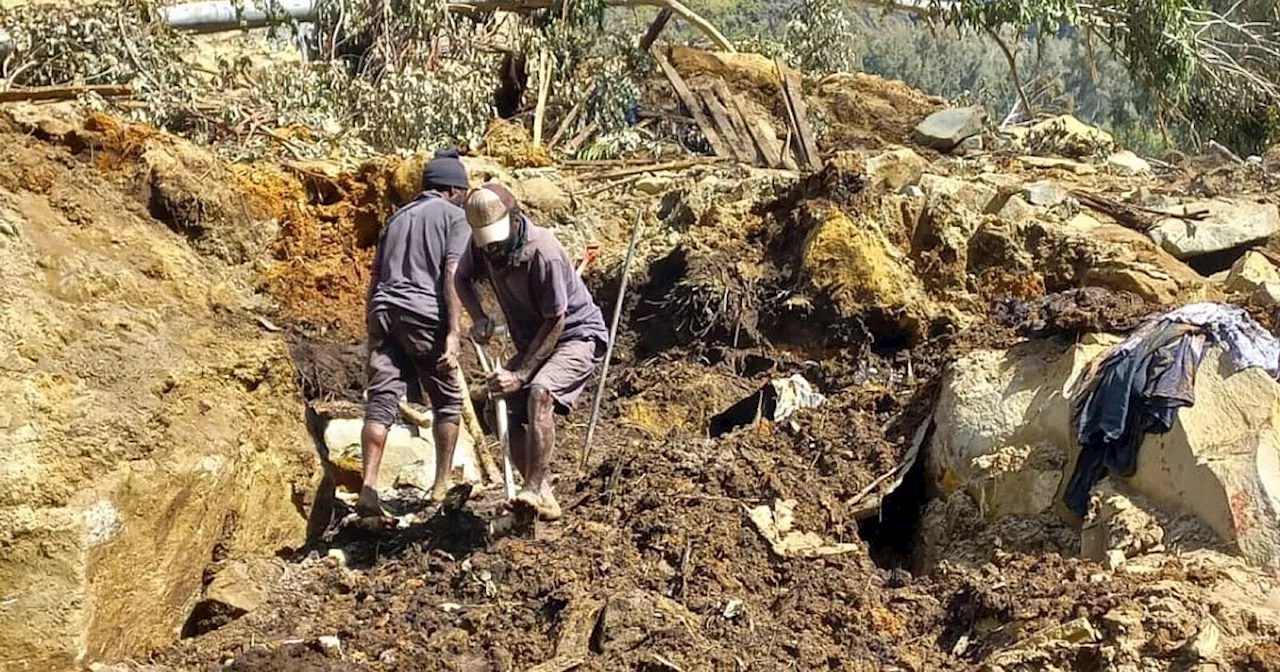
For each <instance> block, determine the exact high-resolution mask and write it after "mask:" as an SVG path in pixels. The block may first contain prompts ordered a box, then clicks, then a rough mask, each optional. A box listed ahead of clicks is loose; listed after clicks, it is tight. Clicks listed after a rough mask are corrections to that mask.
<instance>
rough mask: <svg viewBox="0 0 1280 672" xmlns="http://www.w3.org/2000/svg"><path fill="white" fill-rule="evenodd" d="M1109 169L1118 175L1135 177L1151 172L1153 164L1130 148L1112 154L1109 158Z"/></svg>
mask: <svg viewBox="0 0 1280 672" xmlns="http://www.w3.org/2000/svg"><path fill="white" fill-rule="evenodd" d="M1107 169H1108V170H1110V171H1111V172H1112V173H1115V174H1116V175H1125V176H1129V177H1133V176H1136V175H1148V174H1150V173H1151V164H1149V163H1147V162H1146V161H1145V160H1144V159H1143V158H1142V157H1140V156H1138V155H1137V154H1134V153H1133V152H1131V151H1129V150H1127V149H1126V150H1123V151H1119V152H1116V153H1115V154H1112V155H1111V156H1110V157H1108V158H1107Z"/></svg>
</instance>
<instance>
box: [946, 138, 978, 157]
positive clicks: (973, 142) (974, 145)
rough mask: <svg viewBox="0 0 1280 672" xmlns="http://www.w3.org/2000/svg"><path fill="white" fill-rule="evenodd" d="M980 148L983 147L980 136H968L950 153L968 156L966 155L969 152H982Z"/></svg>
mask: <svg viewBox="0 0 1280 672" xmlns="http://www.w3.org/2000/svg"><path fill="white" fill-rule="evenodd" d="M982 147H983V144H982V136H981V135H971V136H969V137H967V138H965V139H964V140H961V141H960V144H958V145H956V148H955V149H954V150H952V153H954V154H968V153H970V152H981V151H982Z"/></svg>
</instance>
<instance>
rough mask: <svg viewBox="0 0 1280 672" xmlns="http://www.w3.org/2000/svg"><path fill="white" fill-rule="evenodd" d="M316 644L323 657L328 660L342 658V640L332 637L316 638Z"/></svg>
mask: <svg viewBox="0 0 1280 672" xmlns="http://www.w3.org/2000/svg"><path fill="white" fill-rule="evenodd" d="M316 643H317V644H319V645H320V650H321V651H322V652H323V653H324V655H326V656H328V657H330V658H341V657H342V640H340V639H338V638H337V637H335V636H333V635H323V636H321V637H317V638H316Z"/></svg>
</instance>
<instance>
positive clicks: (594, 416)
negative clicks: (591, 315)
mask: <svg viewBox="0 0 1280 672" xmlns="http://www.w3.org/2000/svg"><path fill="white" fill-rule="evenodd" d="M643 228H644V210H641V211H640V212H638V213H636V223H635V226H633V227H631V244H629V245H627V258H626V260H624V261H623V262H622V278H621V279H620V280H619V284H618V300H617V303H615V304H614V305H613V324H612V325H610V326H609V343H608V345H606V346H605V350H604V364H603V365H601V367H600V384H599V385H598V386H596V398H595V401H593V402H592V403H591V419H590V420H589V421H588V422H587V441H586V443H585V444H584V445H583V447H582V461H581V462H580V463H579V465H578V470H579V471H586V470H587V461H588V460H590V459H591V441H592V439H594V438H595V434H596V421H597V420H599V419H600V403H601V402H602V401H604V386H605V381H606V379H607V378H608V377H609V360H610V359H611V358H612V357H613V343H614V341H615V340H617V338H618V323H619V322H621V318H622V304H623V301H624V300H625V299H626V297H627V276H628V275H629V271H630V270H631V260H632V259H634V258H635V256H636V244H637V243H638V242H639V241H640V231H641V229H643Z"/></svg>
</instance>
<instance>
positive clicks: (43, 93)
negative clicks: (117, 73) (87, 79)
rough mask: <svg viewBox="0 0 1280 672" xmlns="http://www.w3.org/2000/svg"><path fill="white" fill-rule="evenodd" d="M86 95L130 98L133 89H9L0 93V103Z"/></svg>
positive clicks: (90, 86) (111, 86)
mask: <svg viewBox="0 0 1280 672" xmlns="http://www.w3.org/2000/svg"><path fill="white" fill-rule="evenodd" d="M86 93H96V94H98V95H99V96H102V97H103V98H119V97H124V96H132V95H133V87H132V86H124V85H117V84H82V85H79V86H42V87H39V88H34V89H16V90H15V89H10V90H8V91H0V103H16V102H32V101H38V100H70V99H72V98H78V97H80V96H83V95H85V94H86Z"/></svg>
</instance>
